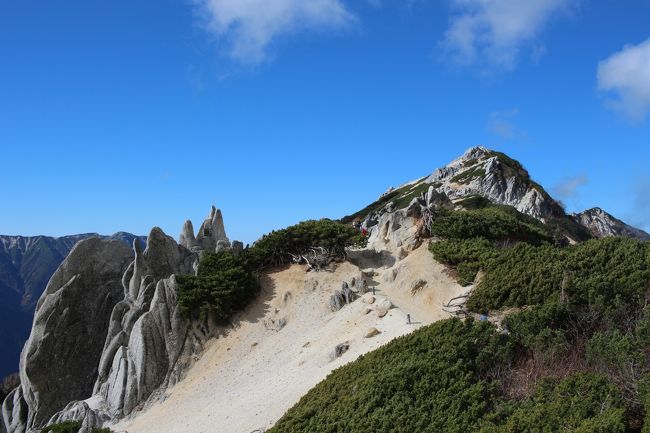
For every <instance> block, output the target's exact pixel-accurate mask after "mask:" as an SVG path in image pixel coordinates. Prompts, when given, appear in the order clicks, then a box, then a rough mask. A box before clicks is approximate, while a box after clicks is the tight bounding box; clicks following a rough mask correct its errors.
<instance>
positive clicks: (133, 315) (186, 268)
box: [2, 207, 241, 433]
mask: <svg viewBox="0 0 650 433" xmlns="http://www.w3.org/2000/svg"><path fill="white" fill-rule="evenodd" d="M217 245H219V246H220V247H221V248H222V249H223V248H226V247H229V245H230V242H229V241H228V238H227V237H226V234H225V229H224V227H223V217H222V215H221V211H218V210H217V209H216V208H214V207H213V208H212V211H211V212H210V216H209V218H208V219H206V221H205V222H204V223H203V224H202V226H201V229H200V232H199V236H198V237H197V238H196V239H195V238H194V233H193V230H192V224H191V222H187V223H185V226H184V228H183V233H182V234H181V245H179V244H177V243H176V242H175V241H174V239H172V238H171V237H169V236H167V235H166V234H165V233H164V232H163V231H162V230H161V229H159V228H157V227H154V228H153V229H152V230H151V233H150V234H149V236H148V238H147V246H146V249H145V250H144V251H142V249H141V247H140V243H139V241H135V242H134V244H133V249H132V250H131V249H130V248H128V247H127V246H125V245H124V244H123V243H121V242H118V241H106V240H101V239H96V238H93V239H89V240H85V241H82V242H80V243H79V244H78V245H77V246H76V247H75V248H74V250H73V251H72V252H71V254H70V256H68V258H67V259H66V260H65V261H64V262H63V263H62V264H61V267H60V268H59V269H58V270H57V272H56V273H55V274H54V276H53V277H52V280H51V281H50V284H49V285H48V287H47V289H46V290H45V292H44V293H43V295H42V297H41V299H40V300H39V302H38V306H37V310H36V314H35V321H34V327H33V329H32V334H31V336H30V339H29V341H28V343H27V345H26V347H25V350H24V351H23V355H22V359H21V386H20V387H18V388H17V389H16V390H14V391H13V392H12V393H11V394H10V395H9V396H8V397H7V399H6V400H5V402H4V405H3V410H2V418H3V421H4V426H5V428H6V430H7V432H8V433H36V432H39V431H40V429H41V428H42V427H43V426H45V425H48V424H51V423H55V422H61V421H65V420H73V419H74V420H82V421H83V427H82V429H81V430H80V433H89V432H90V430H91V429H92V428H93V427H97V426H101V425H102V424H103V423H104V422H106V421H108V420H116V419H122V418H123V417H125V416H128V415H129V414H131V413H133V412H134V411H137V410H140V409H142V408H144V407H145V406H146V405H147V404H149V403H150V402H152V401H155V400H157V399H158V398H159V397H160V396H161V395H162V394H163V393H164V390H165V389H166V388H167V387H168V386H171V385H173V384H175V383H176V382H178V381H179V380H180V379H181V377H182V376H183V375H184V373H185V371H186V370H187V369H188V368H189V366H190V365H191V364H192V363H193V362H194V360H195V358H196V355H197V354H198V353H199V352H201V351H202V350H203V345H204V344H205V342H206V341H207V340H209V339H210V338H211V337H212V336H213V335H214V332H215V330H216V328H215V327H214V326H213V325H212V323H213V321H212V320H210V318H208V320H206V321H204V322H198V321H189V320H187V319H185V318H183V317H182V316H181V314H180V310H179V307H178V302H177V297H178V285H177V283H176V278H175V275H179V274H193V273H194V270H195V265H196V263H197V262H198V257H199V254H200V253H201V252H202V251H204V248H205V249H207V250H210V251H215V249H216V248H217ZM188 247H190V248H188ZM238 247H241V245H240V244H238ZM129 263H130V264H129Z"/></svg>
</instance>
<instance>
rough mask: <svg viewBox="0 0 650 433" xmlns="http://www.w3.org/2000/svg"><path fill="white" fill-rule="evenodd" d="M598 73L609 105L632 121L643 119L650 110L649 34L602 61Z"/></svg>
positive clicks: (599, 85) (600, 86) (599, 81)
mask: <svg viewBox="0 0 650 433" xmlns="http://www.w3.org/2000/svg"><path fill="white" fill-rule="evenodd" d="M597 77H598V89H599V90H600V91H602V92H605V93H606V95H608V99H607V105H609V106H611V107H612V108H614V109H615V110H617V111H620V112H622V113H623V114H624V115H626V116H627V117H628V118H629V119H630V120H632V121H635V122H638V121H641V120H643V119H644V118H645V116H646V115H647V114H648V112H650V38H648V39H646V40H645V41H644V42H641V43H640V44H638V45H626V46H625V47H623V49H622V50H621V51H618V52H616V53H614V54H612V55H611V56H610V57H608V58H607V59H605V60H603V61H602V62H600V63H599V64H598V73H597Z"/></svg>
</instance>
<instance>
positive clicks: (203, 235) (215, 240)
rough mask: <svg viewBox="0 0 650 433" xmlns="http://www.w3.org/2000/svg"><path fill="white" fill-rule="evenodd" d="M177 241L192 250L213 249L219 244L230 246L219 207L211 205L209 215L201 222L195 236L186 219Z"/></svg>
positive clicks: (190, 223)
mask: <svg viewBox="0 0 650 433" xmlns="http://www.w3.org/2000/svg"><path fill="white" fill-rule="evenodd" d="M178 243H179V244H181V245H183V246H184V247H185V248H187V249H188V250H192V251H199V250H202V251H214V250H215V249H216V248H217V246H219V245H221V248H228V247H230V241H229V240H228V236H226V229H225V227H224V225H223V216H222V215H221V209H217V208H215V207H214V206H212V210H211V211H210V215H208V217H207V218H206V219H205V221H203V224H201V227H200V228H199V232H198V233H197V235H196V237H194V227H193V226H192V222H191V221H189V220H188V221H186V222H185V225H184V226H183V231H182V232H181V235H180V237H179V239H178Z"/></svg>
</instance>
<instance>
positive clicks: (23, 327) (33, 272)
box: [0, 232, 146, 378]
mask: <svg viewBox="0 0 650 433" xmlns="http://www.w3.org/2000/svg"><path fill="white" fill-rule="evenodd" d="M93 236H97V237H100V238H103V239H117V240H120V241H123V242H125V243H128V244H131V243H133V240H134V239H135V238H136V237H139V236H136V235H133V234H130V233H125V232H119V233H115V234H114V235H112V236H102V235H98V234H97V233H85V234H78V235H70V236H62V237H58V238H54V237H50V236H2V235H0V347H2V353H3V356H2V357H0V378H2V377H4V376H5V375H7V374H10V373H13V372H15V371H17V370H18V358H19V356H20V351H21V349H22V346H23V344H24V343H25V341H26V340H27V337H28V336H29V330H30V328H31V325H32V317H33V313H34V307H35V306H36V302H37V301H38V298H39V297H40V295H41V293H42V292H43V290H44V289H45V286H46V285H47V282H48V281H49V279H50V277H51V276H52V274H53V273H54V271H56V269H57V268H58V267H59V265H60V264H61V262H62V261H63V259H65V258H66V256H67V255H68V253H69V252H70V250H71V249H72V247H73V246H74V245H75V244H76V243H77V242H79V241H80V240H82V239H86V238H89V237H93ZM139 238H140V239H142V240H143V242H145V241H146V237H139Z"/></svg>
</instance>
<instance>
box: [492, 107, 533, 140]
mask: <svg viewBox="0 0 650 433" xmlns="http://www.w3.org/2000/svg"><path fill="white" fill-rule="evenodd" d="M518 115H519V109H517V108H512V109H510V110H505V111H493V112H492V113H490V117H489V119H488V129H489V130H490V132H492V133H493V134H496V135H498V136H500V137H501V138H504V139H506V140H512V139H514V138H519V137H525V136H526V134H525V133H524V132H523V131H520V130H519V128H518V127H517V125H516V124H515V118H516V117H517V116H518Z"/></svg>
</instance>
